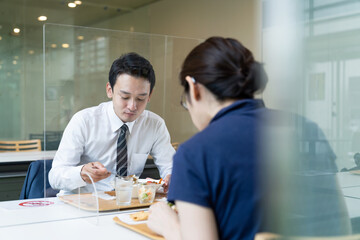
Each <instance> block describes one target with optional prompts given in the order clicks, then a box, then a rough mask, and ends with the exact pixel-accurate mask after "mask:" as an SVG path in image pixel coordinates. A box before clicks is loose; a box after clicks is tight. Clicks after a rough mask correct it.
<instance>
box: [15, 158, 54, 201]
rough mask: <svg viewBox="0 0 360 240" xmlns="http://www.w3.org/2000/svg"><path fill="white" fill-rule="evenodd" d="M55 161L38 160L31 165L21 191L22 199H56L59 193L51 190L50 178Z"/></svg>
mask: <svg viewBox="0 0 360 240" xmlns="http://www.w3.org/2000/svg"><path fill="white" fill-rule="evenodd" d="M52 161H53V160H45V161H43V160H38V161H34V162H32V163H31V164H30V166H29V168H28V171H27V174H26V178H25V181H24V185H23V187H22V189H21V193H20V200H21V199H31V198H43V197H55V196H56V194H57V193H58V192H59V191H56V190H54V189H52V188H51V186H50V183H49V180H48V176H49V171H50V169H51V166H52ZM44 162H45V164H46V188H45V193H44Z"/></svg>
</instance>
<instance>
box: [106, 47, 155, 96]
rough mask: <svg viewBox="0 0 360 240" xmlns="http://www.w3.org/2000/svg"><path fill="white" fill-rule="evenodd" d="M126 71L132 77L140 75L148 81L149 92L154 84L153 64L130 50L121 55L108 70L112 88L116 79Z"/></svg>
mask: <svg viewBox="0 0 360 240" xmlns="http://www.w3.org/2000/svg"><path fill="white" fill-rule="evenodd" d="M123 73H126V74H128V75H130V76H133V77H142V78H144V79H146V80H148V81H149V82H150V94H151V92H152V90H153V88H154V86H155V73H154V69H153V66H152V65H151V64H150V62H149V61H148V60H147V59H145V58H144V57H142V56H140V55H139V54H137V53H134V52H131V53H126V54H123V55H121V56H120V57H119V58H118V59H116V60H115V61H114V62H113V64H112V65H111V68H110V71H109V83H110V86H111V89H113V90H114V85H115V83H116V79H117V78H118V76H119V75H121V74H123Z"/></svg>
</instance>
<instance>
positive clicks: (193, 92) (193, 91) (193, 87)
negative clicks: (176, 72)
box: [185, 76, 201, 101]
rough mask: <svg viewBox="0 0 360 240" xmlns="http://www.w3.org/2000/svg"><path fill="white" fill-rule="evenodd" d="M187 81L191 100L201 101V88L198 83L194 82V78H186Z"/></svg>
mask: <svg viewBox="0 0 360 240" xmlns="http://www.w3.org/2000/svg"><path fill="white" fill-rule="evenodd" d="M185 80H186V81H187V83H188V84H189V87H190V88H189V94H190V98H192V99H194V100H196V101H199V100H200V99H201V94H200V91H199V86H198V85H197V84H196V81H195V80H194V78H192V77H190V76H186V77H185Z"/></svg>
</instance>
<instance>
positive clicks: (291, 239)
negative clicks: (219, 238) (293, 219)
mask: <svg viewBox="0 0 360 240" xmlns="http://www.w3.org/2000/svg"><path fill="white" fill-rule="evenodd" d="M285 239H286V240H358V239H360V234H355V235H346V236H331V237H299V236H297V237H296V236H281V235H278V234H274V233H257V234H256V235H255V239H254V240H285Z"/></svg>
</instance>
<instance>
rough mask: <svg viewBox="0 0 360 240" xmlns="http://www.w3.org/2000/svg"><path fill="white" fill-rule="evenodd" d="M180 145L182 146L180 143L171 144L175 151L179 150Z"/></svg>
mask: <svg viewBox="0 0 360 240" xmlns="http://www.w3.org/2000/svg"><path fill="white" fill-rule="evenodd" d="M179 144H180V143H178V142H174V143H171V145H172V146H173V148H174V149H175V151H177V150H178V148H179Z"/></svg>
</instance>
